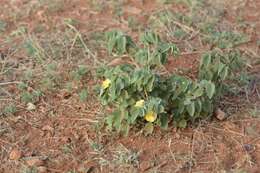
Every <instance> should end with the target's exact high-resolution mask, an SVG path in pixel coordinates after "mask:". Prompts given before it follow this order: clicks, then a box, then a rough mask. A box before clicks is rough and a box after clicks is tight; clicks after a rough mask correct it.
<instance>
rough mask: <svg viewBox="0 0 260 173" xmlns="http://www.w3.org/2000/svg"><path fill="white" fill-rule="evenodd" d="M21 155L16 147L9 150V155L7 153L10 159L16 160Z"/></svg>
mask: <svg viewBox="0 0 260 173" xmlns="http://www.w3.org/2000/svg"><path fill="white" fill-rule="evenodd" d="M21 157H22V152H21V151H20V150H18V149H16V148H15V149H13V150H12V151H11V153H10V155H9V158H10V159H11V160H18V159H20V158H21Z"/></svg>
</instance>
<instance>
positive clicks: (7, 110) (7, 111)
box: [3, 104, 17, 115]
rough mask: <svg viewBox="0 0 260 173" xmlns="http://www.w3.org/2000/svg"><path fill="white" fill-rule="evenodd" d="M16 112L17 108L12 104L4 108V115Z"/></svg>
mask: <svg viewBox="0 0 260 173" xmlns="http://www.w3.org/2000/svg"><path fill="white" fill-rule="evenodd" d="M16 112H17V108H16V106H15V105H14V104H10V105H7V106H5V107H4V111H3V114H4V115H13V114H15V113H16Z"/></svg>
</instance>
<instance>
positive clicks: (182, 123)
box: [178, 119, 187, 128]
mask: <svg viewBox="0 0 260 173" xmlns="http://www.w3.org/2000/svg"><path fill="white" fill-rule="evenodd" d="M178 127H180V128H186V127H187V121H186V120H185V119H182V120H181V121H180V122H179V123H178Z"/></svg>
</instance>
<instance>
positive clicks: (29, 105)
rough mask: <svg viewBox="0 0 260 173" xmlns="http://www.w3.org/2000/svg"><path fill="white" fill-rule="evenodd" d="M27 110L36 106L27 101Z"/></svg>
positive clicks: (31, 109)
mask: <svg viewBox="0 0 260 173" xmlns="http://www.w3.org/2000/svg"><path fill="white" fill-rule="evenodd" d="M26 109H27V110H28V111H33V110H35V109H36V106H35V105H34V104H33V103H27V108H26Z"/></svg>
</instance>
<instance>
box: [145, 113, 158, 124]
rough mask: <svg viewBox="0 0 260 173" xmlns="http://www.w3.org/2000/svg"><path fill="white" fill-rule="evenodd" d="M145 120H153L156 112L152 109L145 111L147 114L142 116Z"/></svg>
mask: <svg viewBox="0 0 260 173" xmlns="http://www.w3.org/2000/svg"><path fill="white" fill-rule="evenodd" d="M144 118H145V120H146V121H148V122H154V121H155V120H156V118H157V114H156V113H155V112H153V111H149V112H147V114H146V115H145V116H144Z"/></svg>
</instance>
